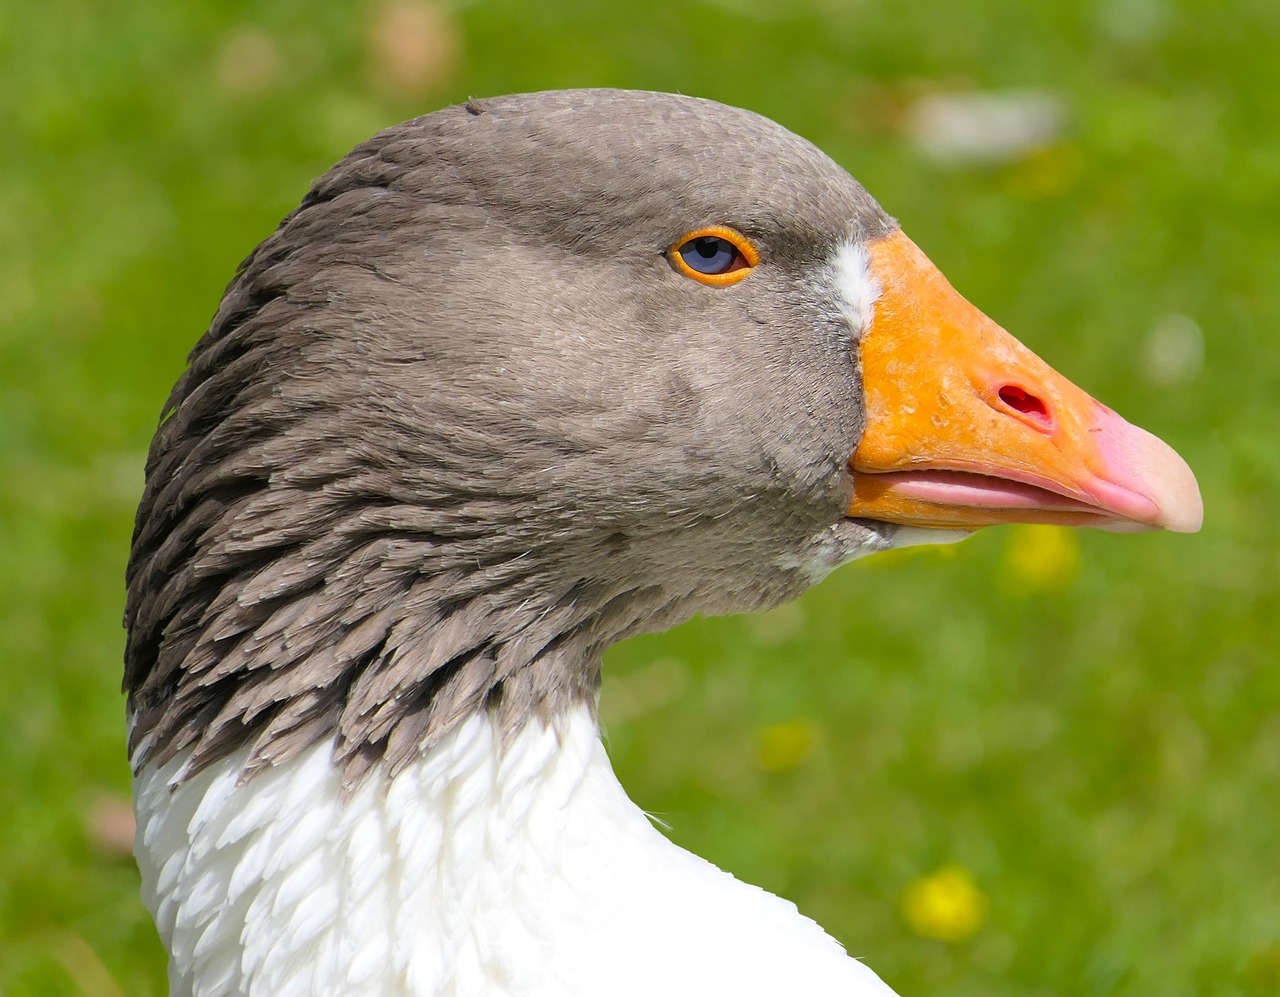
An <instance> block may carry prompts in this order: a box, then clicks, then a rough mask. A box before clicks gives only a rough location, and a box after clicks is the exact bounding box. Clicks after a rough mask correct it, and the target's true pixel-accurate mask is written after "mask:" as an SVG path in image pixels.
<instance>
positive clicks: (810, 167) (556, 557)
mask: <svg viewBox="0 0 1280 997" xmlns="http://www.w3.org/2000/svg"><path fill="white" fill-rule="evenodd" d="M1201 516H1202V510H1201V500H1200V495H1199V491H1198V488H1197V485H1196V481H1195V478H1194V477H1193V475H1192V473H1191V471H1190V470H1189V468H1188V467H1187V465H1186V464H1185V463H1184V462H1183V461H1182V459H1181V458H1180V457H1178V456H1177V454H1175V453H1174V451H1173V450H1172V449H1170V448H1169V447H1168V446H1166V445H1165V444H1164V443H1162V442H1161V441H1160V440H1158V439H1157V438H1156V437H1154V436H1152V435H1150V434H1148V433H1146V432H1145V431H1143V430H1141V429H1138V428H1136V427H1134V426H1132V425H1130V424H1129V423H1127V422H1125V421H1124V420H1123V419H1122V418H1121V417H1120V416H1118V415H1116V414H1115V413H1114V412H1112V411H1111V410H1110V409H1108V408H1106V407H1104V406H1103V405H1101V404H1100V403H1098V402H1096V401H1094V400H1093V399H1092V398H1091V397H1090V396H1089V395H1087V394H1086V393H1085V392H1083V391H1082V390H1081V389H1079V388H1077V387H1075V386H1074V385H1073V384H1072V383H1070V382H1069V381H1067V380H1066V379H1065V378H1063V377H1062V376H1061V375H1059V374H1058V373H1056V372H1055V371H1054V370H1053V369H1051V368H1050V367H1049V366H1048V365H1047V364H1045V363H1044V362H1043V361H1041V360H1040V359H1039V358H1038V357H1036V356H1035V355H1034V354H1033V353H1032V352H1031V351H1030V350H1028V349H1027V348H1026V347H1024V346H1023V345H1021V344H1020V343H1019V342H1018V341H1017V340H1015V339H1014V338H1013V337H1012V336H1010V335H1009V334H1008V333H1006V332H1005V331H1004V330H1002V329H1001V328H1000V327H998V326H997V325H996V324H995V323H994V322H992V321H991V320H990V319H988V318H986V317H985V316H984V315H983V314H982V313H981V312H979V311H978V310H977V309H976V308H974V307H973V306H972V305H970V304H969V303H968V302H967V301H966V300H965V299H963V298H962V297H960V295H959V294H958V293H957V292H956V291H955V290H953V289H952V287H951V286H950V285H949V284H948V283H947V281H946V279H945V278H944V277H943V276H942V275H941V273H940V272H939V271H938V270H937V269H936V268H935V267H934V266H933V264H932V263H930V261H929V260H928V259H927V257H926V256H925V255H924V254H923V253H922V252H921V251H920V250H919V249H918V248H917V247H916V246H915V244H914V243H913V242H911V240H910V239H908V238H907V236H906V235H904V234H903V232H902V230H901V228H900V226H899V225H898V224H897V222H895V221H894V220H893V219H892V218H890V217H889V215H887V214H886V213H885V211H884V210H883V209H882V208H881V207H880V206H879V205H878V204H877V203H876V202H875V201H874V200H873V199H872V198H871V196H870V195H869V194H868V193H867V192H866V191H865V190H864V189H863V188H862V187H861V186H860V185H859V184H858V183H857V182H855V181H854V180H853V179H852V178H851V177H850V176H849V175H848V174H847V173H846V172H845V171H844V170H843V169H841V168H840V167H839V166H837V165H836V164H835V163H834V162H833V161H832V160H831V159H829V158H827V157H826V156H825V155H824V154H823V153H821V152H820V151H819V150H818V149H817V148H815V147H814V146H813V145H811V144H809V143H808V142H807V141H805V140H803V139H801V138H799V137H797V136H796V135H794V134H792V133H791V132H788V131H787V130H785V129H783V128H782V127H780V126H779V125H777V124H775V123H773V122H772V121H769V120H767V119H765V118H763V117H760V116H758V115H756V114H754V113H751V112H748V111H745V110H740V109H736V108H732V107H728V106H724V105H721V104H717V103H713V102H710V101H706V100H700V99H695V98H690V97H684V96H674V95H668V94H660V93H641V92H628V91H603V90H601V91H595V90H587V91H563V92H550V93H538V94H526V95H517V96H507V97H500V98H492V99H483V100H481V99H473V100H470V101H468V102H466V103H464V104H460V105H457V106H454V107H449V108H446V109H444V110H440V111H437V112H435V113H432V114H427V115H425V116H423V117H419V118H417V119H414V120H412V121H408V122H406V123H404V124H400V125H397V126H395V127H392V128H389V129H387V130H385V131H383V132H381V133H380V134H378V135H376V136H374V137H373V138H372V139H370V140H369V141H367V142H365V143H364V144H362V145H360V146H358V147H357V148H356V149H354V150H353V151H352V152H351V153H350V154H349V155H347V156H346V158H344V159H343V160H341V162H339V163H338V164H337V165H336V166H334V167H333V168H332V169H330V170H329V171H328V172H327V173H325V174H324V175H323V176H321V177H320V178H319V179H318V180H317V181H315V183H314V184H313V186H312V187H311V189H310V192H309V193H308V194H307V195H306V196H305V198H304V199H303V200H302V202H301V204H300V206H299V207H298V208H297V209H296V210H294V211H293V212H292V213H290V214H289V215H288V216H287V217H286V218H285V219H284V220H283V221H282V222H281V223H280V226H279V227H278V228H277V229H276V231H275V232H274V233H273V234H271V235H270V236H269V237H268V238H266V240H265V241H263V242H262V243H261V244H260V245H259V246H258V247H257V248H256V249H255V250H254V251H253V252H252V253H251V254H250V255H249V257H248V258H247V259H246V260H245V261H244V262H243V263H242V264H241V265H240V267H239V269H238V271H237V273H236V275H235V277H234V279H233V280H232V281H231V283H230V285H229V286H228V288H227V290H226V292H225V295H224V297H223V298H222V302H221V305H220V307H219V308H218V310H217V313H216V315H215V316H214V318H213V320H212V324H211V325H210V327H209V329H208V331H207V332H206V333H205V334H204V336H203V337H202V338H201V339H200V340H199V342H198V343H197V345H196V346H195V347H194V349H193V351H192V352H191V354H190V356H189V358H188V365H187V367H186V369H185V372H184V373H183V374H182V375H181V377H180V379H179V380H178V382H177V384H176V386H175V387H174V388H173V391H172V393H171V395H170V396H169V398H168V401H167V403H166V405H165V407H164V411H163V416H162V419H161V423H160V425H159V428H158V430H157V432H156V434H155V438H154V441H153V443H152V446H151V449H150V453H149V456H148V460H147V466H146V480H145V486H144V492H143V495H142V498H141V503H140V506H139V510H138V515H137V520H136V526H135V531H134V537H133V542H132V549H131V556H130V561H129V567H128V573H127V586H128V595H127V605H126V613H125V618H126V626H127V631H128V636H127V650H126V660H125V675H124V688H125V692H126V693H127V711H128V720H129V742H128V743H129V757H130V762H131V765H132V769H133V773H134V806H135V811H136V815H137V834H136V855H137V861H138V865H139V868H140V870H141V878H142V894H143V898H144V901H145V903H146V905H147V907H148V908H149V910H150V912H151V914H152V916H153V917H154V920H155V924H156V927H157V929H158V931H159V934H160V937H161V939H162V940H163V942H164V945H165V947H166V949H167V951H168V955H169V980H170V987H171V992H172V993H173V994H175V995H200V997H212V995H230V994H252V995H259V994H269V995H274V997H287V995H309V994H367V995H379V997H381V995H414V997H420V995H428V994H430V995H453V997H478V995H521V997H535V995H570V997H573V995H584V997H585V995H592V997H602V995H640V994H644V995H646V997H647V995H652V994H655V993H661V994H666V995H694V994H697V995H706V994H714V993H726V994H735V995H764V994H769V995H772V997H776V995H778V994H805V995H809V997H820V995H833V994H841V995H846V997H847V995H873V994H880V995H887V994H892V991H891V990H890V989H889V987H888V986H887V985H886V984H884V983H883V982H881V981H880V979H879V978H878V977H877V976H876V975H875V973H874V972H873V971H872V970H871V969H869V968H868V967H867V966H866V965H865V964H864V963H863V962H861V961H859V960H857V959H855V958H852V957H850V956H849V955H847V954H846V952H845V950H844V948H843V947H842V946H841V945H840V944H839V943H838V942H837V941H835V940H834V939H833V938H832V937H830V936H829V935H828V934H826V933H825V932H824V931H823V930H822V929H821V928H820V927H818V925H816V924H815V923H814V922H813V921H811V920H809V919H808V918H806V917H804V916H803V915H802V914H800V913H799V912H798V911H797V909H796V908H795V907H794V906H793V905H792V904H790V903H788V902H786V901H784V900H782V899H780V898H778V897H775V896H773V895H772V894H769V893H767V892H765V891H763V890H760V889H758V888H756V887H753V886H749V885H747V884H745V883H742V882H740V881H739V880H737V879H735V878H733V877H732V876H730V875H729V874H727V873H725V872H722V871H720V870H719V869H717V868H716V867H715V866H713V865H712V864H710V863H708V862H706V861H704V860H702V859H700V858H697V857H695V856H694V855H692V854H690V853H688V852H686V851H684V850H682V849H680V848H678V847H677V846H675V845H674V844H673V843H671V842H670V841H669V839H668V838H667V837H665V836H664V835H663V834H662V833H661V832H660V831H659V830H658V829H657V828H656V827H655V826H654V824H653V823H651V822H650V820H649V819H648V817H647V816H646V815H645V813H644V812H643V811H642V810H641V809H640V808H639V807H637V806H636V805H635V804H634V803H632V802H631V800H630V799H628V797H627V795H626V793H625V791H624V790H623V789H622V787H621V786H620V785H619V783H618V780H617V778H616V777H615V775H614V773H613V770H612V768H611V766H610V763H609V759H608V757H607V755H606V753H605V749H604V746H603V743H602V740H601V733H600V729H599V723H598V719H597V697H598V693H599V689H600V681H601V677H600V667H601V666H600V662H601V654H602V652H603V651H604V649H605V648H606V647H608V646H609V645H610V644H612V643H614V642H616V641H619V640H622V639H623V638H626V637H628V636H630V635H633V634H637V633H641V632H645V631H654V630H660V629H665V628H668V627H671V626H674V625H675V624H677V623H680V622H682V621H684V620H687V619H689V618H690V617H691V616H693V615H694V614H696V613H702V614H713V613H729V612H744V611H753V610H759V609H763V608H766V607H772V606H776V605H778V604H780V603H782V602H784V601H785V600H788V599H791V598H793V597H795V596H796V595H798V594H799V593H800V592H802V591H803V590H804V589H806V588H808V587H809V586H810V585H812V584H813V583H814V582H816V581H817V580H818V579H820V578H822V577H823V576H825V575H827V574H828V573H829V572H831V571H832V570H833V569H835V568H836V567H838V566H840V565H843V564H845V563H846V562H849V561H852V560H854V559H856V558H859V557H861V556H863V555H866V554H870V553H874V552H877V551H884V550H888V549H891V548H895V547H902V546H905V545H910V544H919V543H930V542H948V541H953V540H956V539H960V538H962V537H964V536H967V535H968V534H969V533H971V532H973V531H974V530H976V529H978V528H980V527H983V526H986V525H991V524H996V523H1006V522H1013V521H1023V522H1033V523H1049V524H1062V525H1072V526H1094V527H1100V528H1102V529H1105V530H1112V531H1118V532H1125V531H1138V530H1148V529H1158V528H1163V529H1168V530H1173V531H1182V532H1192V531H1195V530H1197V529H1198V528H1199V525H1200V521H1201Z"/></svg>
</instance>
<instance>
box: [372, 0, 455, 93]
mask: <svg viewBox="0 0 1280 997" xmlns="http://www.w3.org/2000/svg"><path fill="white" fill-rule="evenodd" d="M461 48H462V44H461V40H460V38H459V32H458V27H457V25H456V24H455V22H454V19H453V18H452V17H451V16H450V14H449V12H448V11H447V10H445V9H444V8H443V7H441V6H438V5H437V4H434V3H429V2H424V0H391V2H388V3H384V4H382V5H381V6H380V7H379V8H378V9H377V10H376V11H375V12H374V15H373V22H372V24H371V25H370V31H369V50H370V51H369V54H370V57H371V58H372V60H373V68H374V74H375V77H376V80H377V82H378V84H379V85H380V86H381V87H382V88H383V89H384V90H386V91H388V92H390V93H392V94H394V95H396V96H413V95H415V94H418V93H421V92H422V91H424V90H430V89H432V88H434V87H438V86H440V85H442V84H443V83H444V82H445V81H446V80H447V79H448V78H449V76H450V75H451V74H452V72H453V70H454V67H455V66H456V65H457V62H458V59H459V56H460V52H461Z"/></svg>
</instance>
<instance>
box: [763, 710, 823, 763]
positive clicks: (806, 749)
mask: <svg viewBox="0 0 1280 997" xmlns="http://www.w3.org/2000/svg"><path fill="white" fill-rule="evenodd" d="M813 741H814V732H813V727H812V726H810V725H809V724H807V723H805V722H804V721H802V720H794V721H792V722H790V723H785V724H771V725H770V726H768V727H765V728H764V729H763V730H762V731H760V751H759V753H758V755H757V756H756V757H757V760H758V761H759V763H760V767H761V768H762V769H764V770H765V771H766V772H789V771H791V769H794V768H799V767H800V766H801V765H802V764H804V761H805V759H807V758H808V757H809V753H810V752H811V751H812V750H813Z"/></svg>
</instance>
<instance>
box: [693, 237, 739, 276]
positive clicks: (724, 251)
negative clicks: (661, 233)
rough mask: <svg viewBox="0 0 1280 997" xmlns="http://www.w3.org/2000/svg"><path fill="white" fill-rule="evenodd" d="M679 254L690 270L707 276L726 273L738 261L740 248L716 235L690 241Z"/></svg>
mask: <svg viewBox="0 0 1280 997" xmlns="http://www.w3.org/2000/svg"><path fill="white" fill-rule="evenodd" d="M679 253H680V258H681V259H682V260H684V261H685V263H686V264H688V266H689V269H691V270H696V271H697V272H698V273H707V274H720V273H725V272H727V271H728V270H729V269H730V268H731V267H732V266H733V264H734V262H735V261H736V260H737V259H738V247H737V246H735V245H734V244H733V243H732V242H730V241H729V240H728V239H721V238H720V237H719V236H715V235H702V236H699V237H698V238H696V239H690V240H689V241H688V242H686V243H685V244H684V245H683V246H681V247H680V249H679Z"/></svg>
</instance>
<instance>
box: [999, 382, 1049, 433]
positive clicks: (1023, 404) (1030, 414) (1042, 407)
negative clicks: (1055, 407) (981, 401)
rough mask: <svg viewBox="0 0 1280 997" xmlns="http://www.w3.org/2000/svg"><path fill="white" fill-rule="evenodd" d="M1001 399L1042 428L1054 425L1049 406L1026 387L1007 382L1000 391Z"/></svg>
mask: <svg viewBox="0 0 1280 997" xmlns="http://www.w3.org/2000/svg"><path fill="white" fill-rule="evenodd" d="M998 395H999V397H1000V400H1001V401H1002V402H1004V403H1005V404H1006V405H1007V406H1009V408H1011V409H1013V410H1014V411H1015V412H1017V413H1018V414H1019V415H1021V416H1025V417H1026V418H1028V419H1029V420H1031V421H1033V422H1035V423H1037V424H1038V425H1039V426H1040V427H1041V428H1044V429H1048V428H1050V427H1052V426H1053V416H1052V415H1050V414H1049V406H1048V405H1046V404H1045V403H1044V402H1043V401H1042V400H1041V399H1039V398H1037V397H1036V396H1035V395H1033V394H1031V392H1029V391H1027V390H1026V389H1025V388H1020V387H1018V386H1017V385H1016V384H1006V385H1005V386H1004V387H1003V388H1001V389H1000V391H999V392H998Z"/></svg>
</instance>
